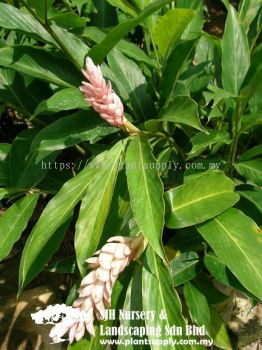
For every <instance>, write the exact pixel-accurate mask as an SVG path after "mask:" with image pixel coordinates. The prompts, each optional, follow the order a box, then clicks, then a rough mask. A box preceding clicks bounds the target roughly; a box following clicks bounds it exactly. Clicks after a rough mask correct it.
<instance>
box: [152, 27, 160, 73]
mask: <svg viewBox="0 0 262 350" xmlns="http://www.w3.org/2000/svg"><path fill="white" fill-rule="evenodd" d="M149 32H150V37H151V41H152V45H153V49H154V53H155V56H156V63H157V71H158V75H159V77H160V78H161V77H162V70H161V64H160V60H159V56H158V52H157V47H156V43H155V40H154V36H153V33H152V30H151V29H149Z"/></svg>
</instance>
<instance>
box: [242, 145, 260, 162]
mask: <svg viewBox="0 0 262 350" xmlns="http://www.w3.org/2000/svg"><path fill="white" fill-rule="evenodd" d="M260 156H262V145H257V146H255V147H253V148H250V149H248V150H247V151H246V152H244V153H243V154H241V156H240V158H239V160H240V161H241V162H242V161H246V160H250V159H254V158H257V157H260Z"/></svg>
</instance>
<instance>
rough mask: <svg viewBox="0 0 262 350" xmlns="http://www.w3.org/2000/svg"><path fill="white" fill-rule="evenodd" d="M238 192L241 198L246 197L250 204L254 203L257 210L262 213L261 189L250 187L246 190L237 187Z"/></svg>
mask: <svg viewBox="0 0 262 350" xmlns="http://www.w3.org/2000/svg"><path fill="white" fill-rule="evenodd" d="M245 187H246V185H245ZM237 190H238V193H239V194H240V196H241V197H244V198H246V199H247V200H248V201H249V202H251V203H253V204H254V205H255V206H256V207H257V209H258V210H259V211H260V212H261V213H262V190H261V189H259V188H256V187H252V186H248V188H244V189H242V188H239V187H237Z"/></svg>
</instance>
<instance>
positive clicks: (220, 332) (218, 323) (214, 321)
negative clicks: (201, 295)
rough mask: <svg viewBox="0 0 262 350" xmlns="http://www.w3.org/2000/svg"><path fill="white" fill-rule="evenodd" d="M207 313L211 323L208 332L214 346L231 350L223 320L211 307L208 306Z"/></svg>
mask: <svg viewBox="0 0 262 350" xmlns="http://www.w3.org/2000/svg"><path fill="white" fill-rule="evenodd" d="M209 313H210V321H211V322H210V328H209V332H210V334H211V337H212V339H213V341H214V344H215V345H216V346H218V347H219V348H221V349H225V350H232V349H233V348H232V344H231V341H230V338H229V335H228V332H227V328H226V325H225V323H224V321H223V319H222V318H221V317H220V315H219V314H218V312H217V311H216V310H215V309H214V308H213V307H212V306H211V305H209Z"/></svg>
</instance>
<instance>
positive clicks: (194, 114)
mask: <svg viewBox="0 0 262 350" xmlns="http://www.w3.org/2000/svg"><path fill="white" fill-rule="evenodd" d="M159 119H160V120H164V121H168V122H172V123H179V124H186V125H190V126H192V127H193V128H195V129H198V130H201V131H203V127H202V125H201V123H200V120H199V116H198V110H197V103H196V102H195V101H194V100H192V99H191V98H190V97H187V96H177V97H175V98H174V99H173V100H172V101H171V102H170V103H169V105H168V106H167V107H165V108H163V109H162V111H161V112H160V115H159Z"/></svg>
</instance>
